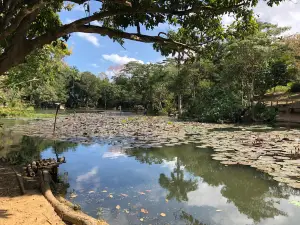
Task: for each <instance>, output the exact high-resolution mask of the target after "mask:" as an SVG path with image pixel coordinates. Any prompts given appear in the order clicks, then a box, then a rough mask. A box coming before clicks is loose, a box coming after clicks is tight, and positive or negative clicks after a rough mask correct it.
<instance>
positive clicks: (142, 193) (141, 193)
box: [138, 191, 146, 195]
mask: <svg viewBox="0 0 300 225" xmlns="http://www.w3.org/2000/svg"><path fill="white" fill-rule="evenodd" d="M138 193H139V194H140V195H145V194H146V193H145V192H142V191H139V192H138Z"/></svg>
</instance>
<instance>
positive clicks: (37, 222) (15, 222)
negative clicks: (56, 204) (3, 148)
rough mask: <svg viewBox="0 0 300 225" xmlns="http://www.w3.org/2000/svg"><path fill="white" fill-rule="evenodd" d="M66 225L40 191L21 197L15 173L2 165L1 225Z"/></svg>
mask: <svg viewBox="0 0 300 225" xmlns="http://www.w3.org/2000/svg"><path fill="white" fill-rule="evenodd" d="M28 224H30V225H46V224H50V225H65V223H64V222H63V221H62V220H61V219H60V218H59V216H58V215H57V214H56V213H55V211H54V209H53V207H52V206H51V205H50V203H49V202H48V201H47V200H46V199H45V198H44V196H43V195H42V194H41V193H39V192H38V191H27V193H26V195H21V193H20V189H19V184H18V181H17V178H16V176H15V174H14V171H13V170H12V169H11V168H10V167H9V166H7V165H4V164H2V163H0V225H28Z"/></svg>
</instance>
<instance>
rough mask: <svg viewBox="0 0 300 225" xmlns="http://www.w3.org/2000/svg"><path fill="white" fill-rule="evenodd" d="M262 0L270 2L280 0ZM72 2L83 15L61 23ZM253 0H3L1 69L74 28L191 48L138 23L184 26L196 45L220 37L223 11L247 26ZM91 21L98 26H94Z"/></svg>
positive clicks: (0, 10)
mask: <svg viewBox="0 0 300 225" xmlns="http://www.w3.org/2000/svg"><path fill="white" fill-rule="evenodd" d="M91 2H98V4H97V8H93V9H92V8H91V4H90V3H91ZM266 2H267V3H268V4H269V5H270V6H271V5H273V4H278V3H279V2H281V0H266ZM73 3H74V4H81V5H83V6H84V7H85V10H86V12H87V16H86V17H83V18H80V19H78V20H76V21H74V22H72V23H70V24H62V22H61V21H60V18H59V15H58V12H59V11H61V10H62V9H64V10H73V5H72V4H73ZM257 3H258V0H227V1H224V0H205V1H196V0H184V1H178V0H172V1H163V0H94V1H86V0H69V1H63V0H30V1H29V0H14V1H12V0H2V1H0V51H1V55H0V74H3V73H5V72H7V71H8V70H9V69H10V68H12V67H13V66H16V65H18V64H20V63H22V62H23V61H24V60H25V57H26V56H27V55H29V54H30V53H31V52H32V51H33V50H35V49H37V48H41V47H42V46H44V45H45V44H50V43H51V42H53V41H56V40H57V39H59V38H62V39H64V40H67V38H68V36H69V35H70V34H71V33H74V32H84V33H97V34H100V35H102V36H108V37H110V38H111V39H112V40H114V41H118V42H120V43H122V42H123V40H124V39H129V40H134V41H140V42H146V43H158V44H159V46H164V47H166V46H168V48H169V49H174V48H175V49H176V51H178V50H183V49H188V48H191V47H193V46H191V43H184V42H178V41H176V40H173V39H172V36H170V35H168V34H164V36H162V33H159V34H157V35H156V36H149V35H145V34H141V32H140V30H141V29H140V27H141V26H144V27H145V28H146V29H147V30H149V29H153V28H155V27H157V26H158V25H159V24H160V23H169V24H172V25H174V26H177V27H183V28H184V29H183V30H181V31H180V35H181V36H182V37H185V36H187V35H189V36H190V37H191V38H190V39H196V40H197V41H198V43H197V47H199V46H201V45H205V44H206V43H207V42H210V41H211V40H214V38H215V37H217V38H220V37H222V33H223V30H222V29H221V16H222V15H224V14H228V13H230V14H232V15H235V17H236V21H237V27H238V28H239V29H243V28H247V26H249V24H251V22H252V21H253V20H252V18H253V15H252V8H253V7H254V6H255V5H256V4H257ZM93 21H98V22H99V24H101V25H100V26H95V25H92V24H91V22H93ZM129 27H136V28H137V32H136V33H128V32H126V29H127V28H129ZM181 40H182V38H181ZM199 41H200V42H199ZM159 46H158V47H157V48H160V47H159ZM194 50H195V49H194ZM165 51H166V50H165Z"/></svg>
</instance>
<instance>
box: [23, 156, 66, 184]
mask: <svg viewBox="0 0 300 225" xmlns="http://www.w3.org/2000/svg"><path fill="white" fill-rule="evenodd" d="M65 162H66V160H65V157H62V158H58V159H57V160H55V159H54V158H52V159H51V158H49V159H42V160H39V161H32V162H31V163H29V164H28V165H27V166H25V167H23V175H24V176H27V177H35V176H36V175H37V174H38V171H44V170H47V171H49V172H50V173H51V174H52V177H53V179H54V180H56V179H57V173H58V166H59V165H60V164H62V163H65Z"/></svg>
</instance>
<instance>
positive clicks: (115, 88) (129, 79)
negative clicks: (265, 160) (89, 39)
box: [0, 23, 300, 121]
mask: <svg viewBox="0 0 300 225" xmlns="http://www.w3.org/2000/svg"><path fill="white" fill-rule="evenodd" d="M286 31H288V28H286V27H283V28H282V27H278V26H276V25H273V24H268V23H258V27H257V29H256V30H255V31H254V32H251V33H249V34H247V35H244V36H243V37H239V36H237V37H235V36H228V37H227V38H226V40H225V41H222V42H220V41H218V42H215V43H214V44H213V45H208V46H207V47H203V48H202V51H201V54H200V53H196V52H195V53H194V54H193V55H185V54H184V53H182V52H181V53H178V54H175V53H174V52H173V53H174V54H173V57H169V58H167V59H166V60H164V61H163V62H159V63H154V64H141V63H138V62H130V63H128V64H126V65H124V68H123V69H122V70H121V71H120V72H119V73H117V74H116V75H115V76H114V77H112V78H110V79H109V78H108V77H107V76H106V75H105V74H103V73H102V74H101V75H95V74H93V73H91V72H80V71H78V70H77V69H76V68H73V67H70V66H68V65H67V64H66V63H65V62H64V61H63V59H64V57H65V56H67V55H69V54H71V52H70V51H69V50H68V49H67V48H66V46H64V43H63V42H59V41H57V42H54V43H52V44H51V45H46V46H45V47H44V48H43V49H41V50H36V51H35V52H34V53H33V54H30V55H29V56H28V57H27V58H26V62H25V63H24V64H21V65H19V66H17V67H14V68H13V69H11V70H10V71H9V75H8V76H6V77H2V80H1V81H0V85H1V87H0V88H1V89H0V104H1V103H2V105H3V104H6V105H8V106H10V107H15V106H17V105H20V104H21V105H22V104H27V105H33V106H35V107H47V106H51V104H53V103H55V102H60V103H65V104H66V106H67V107H69V108H78V107H93V108H101V109H112V108H114V107H118V106H121V107H122V108H123V109H132V110H133V109H134V108H135V106H137V105H141V106H143V107H144V108H146V109H147V111H148V113H149V114H150V113H151V114H155V115H159V114H164V115H167V114H175V113H179V114H180V115H182V116H183V117H188V118H194V119H197V120H199V121H239V120H241V118H242V117H245V116H247V114H249V115H248V116H250V117H252V119H253V118H256V119H261V120H270V119H272V118H274V116H275V115H276V112H275V110H274V109H273V108H270V107H267V106H266V105H265V104H264V103H263V99H264V95H265V94H266V92H267V91H270V90H272V89H273V88H274V87H276V86H278V85H281V86H285V85H287V84H288V83H289V82H294V83H297V81H298V79H299V68H300V63H299V54H300V51H299V50H300V47H299V46H300V45H299V43H300V41H299V39H300V38H299V36H297V35H294V36H289V37H284V38H282V37H281V36H282V34H283V33H284V32H286ZM171 33H172V32H171ZM170 35H171V34H170ZM176 35H177V38H178V39H180V37H179V36H178V34H176ZM174 38H175V37H174ZM160 50H161V52H162V53H163V54H169V52H168V49H160Z"/></svg>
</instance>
